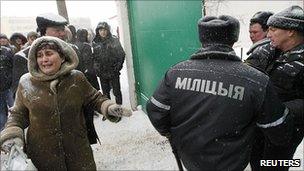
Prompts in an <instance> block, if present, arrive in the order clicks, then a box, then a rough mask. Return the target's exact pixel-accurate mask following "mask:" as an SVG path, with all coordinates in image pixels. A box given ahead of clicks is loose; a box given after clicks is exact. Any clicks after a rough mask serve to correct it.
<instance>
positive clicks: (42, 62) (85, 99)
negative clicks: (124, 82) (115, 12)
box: [0, 13, 132, 170]
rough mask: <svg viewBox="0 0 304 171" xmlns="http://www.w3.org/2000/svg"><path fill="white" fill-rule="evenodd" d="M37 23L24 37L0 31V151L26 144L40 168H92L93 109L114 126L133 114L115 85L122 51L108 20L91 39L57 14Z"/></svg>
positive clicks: (38, 18) (40, 16) (25, 147)
mask: <svg viewBox="0 0 304 171" xmlns="http://www.w3.org/2000/svg"><path fill="white" fill-rule="evenodd" d="M36 23H37V32H29V33H28V35H27V38H25V36H23V35H22V34H21V33H14V34H13V35H12V37H11V38H10V40H8V39H7V36H6V35H4V34H1V67H0V69H1V94H0V95H1V113H0V115H1V125H0V126H1V130H2V132H1V137H0V144H1V150H4V151H5V152H9V151H10V149H11V148H12V146H13V145H18V146H20V147H22V148H23V147H24V150H25V151H26V153H27V155H28V156H29V157H30V158H31V159H32V161H33V163H34V165H35V166H36V167H37V168H38V169H39V170H41V169H42V170H67V169H68V170H78V169H82V170H96V165H95V162H94V159H93V153H92V149H91V147H90V144H95V143H97V140H98V136H97V133H96V131H95V128H94V123H93V116H94V114H95V111H96V112H97V113H99V114H102V115H103V117H104V118H105V119H108V120H109V121H111V122H115V123H116V122H119V121H120V120H121V117H124V116H131V114H132V112H131V110H129V109H126V108H124V107H122V106H121V105H122V95H121V92H120V85H117V84H120V82H119V81H117V80H119V75H120V70H121V68H122V65H123V63H124V58H125V53H124V50H123V48H122V47H121V44H120V42H119V39H118V38H117V37H115V36H113V35H112V34H111V30H110V26H109V25H108V24H107V23H106V22H101V23H100V24H99V25H98V27H97V28H96V35H95V38H94V41H93V42H89V41H88V31H87V30H86V29H84V28H79V29H78V30H77V31H76V29H75V27H74V26H72V25H69V26H68V27H67V25H68V22H67V20H66V19H65V18H64V17H62V16H60V15H56V14H52V13H46V14H40V15H38V16H37V17H36ZM73 28H74V29H73ZM109 66H110V67H109ZM96 67H98V68H96ZM97 76H100V78H101V82H102V83H104V84H101V85H102V86H103V87H102V90H103V93H101V92H100V91H99V89H100V87H99V84H98V81H97ZM103 79H104V80H103ZM112 87H113V89H114V90H113V92H114V95H115V96H116V101H115V100H110V98H111V97H110V89H111V88H112ZM71 99H72V100H71ZM8 107H10V108H9V110H8ZM26 128H27V129H28V130H27V134H26V138H25V135H24V129H26ZM25 140H26V143H25Z"/></svg>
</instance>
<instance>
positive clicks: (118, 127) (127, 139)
mask: <svg viewBox="0 0 304 171" xmlns="http://www.w3.org/2000/svg"><path fill="white" fill-rule="evenodd" d="M95 126H96V130H97V132H98V135H99V137H100V140H101V145H99V144H95V145H92V148H93V152H94V157H95V162H96V165H97V170H178V167H177V164H176V161H175V158H174V155H173V153H172V152H171V147H170V145H169V143H168V141H167V140H166V138H164V137H162V136H160V135H159V134H158V133H157V132H156V130H155V129H154V128H153V126H152V124H151V123H150V121H149V119H148V117H147V115H146V114H145V113H144V112H143V111H136V112H133V115H132V116H131V117H130V118H123V119H122V120H121V121H120V122H119V123H117V124H115V123H111V122H109V121H101V117H97V118H95ZM294 158H295V159H301V161H302V164H301V166H302V167H300V168H291V169H290V170H304V169H303V142H302V145H300V146H299V148H298V150H297V152H296V154H295V157H294ZM246 170H248V171H250V166H248V167H247V168H246Z"/></svg>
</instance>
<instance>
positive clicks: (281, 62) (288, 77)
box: [249, 6, 304, 171]
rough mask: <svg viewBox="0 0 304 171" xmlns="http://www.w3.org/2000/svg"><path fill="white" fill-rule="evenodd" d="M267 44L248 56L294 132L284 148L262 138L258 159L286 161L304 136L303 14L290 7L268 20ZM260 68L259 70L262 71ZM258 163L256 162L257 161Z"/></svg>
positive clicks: (283, 168)
mask: <svg viewBox="0 0 304 171" xmlns="http://www.w3.org/2000/svg"><path fill="white" fill-rule="evenodd" d="M267 25H268V26H269V31H268V35H267V36H268V37H269V39H270V40H271V42H270V43H268V44H266V45H264V46H261V47H259V48H257V49H256V50H255V51H254V52H253V53H252V55H251V58H252V59H255V62H253V63H249V65H251V66H253V67H257V68H259V69H262V70H263V71H264V72H265V73H267V74H268V75H269V77H270V80H271V81H272V82H273V84H274V89H275V90H276V92H277V93H278V95H279V98H280V100H281V101H283V102H284V104H285V105H286V106H287V107H288V108H289V110H290V111H292V113H293V114H294V117H295V129H294V133H293V137H292V139H291V141H290V142H288V143H287V144H286V145H284V146H278V145H275V144H272V143H271V142H269V141H268V140H267V138H265V145H264V148H263V149H262V151H259V152H258V153H260V154H263V155H262V156H261V158H260V159H272V160H289V159H292V158H293V155H294V153H295V151H296V148H297V146H298V145H299V144H300V142H301V141H302V139H303V135H304V118H303V112H304V11H303V9H302V8H301V7H299V6H291V7H289V8H287V9H285V10H283V11H281V12H279V13H277V14H274V15H273V16H271V17H270V18H269V19H268V22H267ZM261 66H262V67H261ZM256 163H259V160H257V161H256ZM260 169H262V170H263V169H265V170H276V171H277V170H288V167H271V168H263V167H262V168H257V169H254V170H260Z"/></svg>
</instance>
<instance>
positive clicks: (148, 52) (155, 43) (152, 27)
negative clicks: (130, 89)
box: [128, 0, 202, 107]
mask: <svg viewBox="0 0 304 171" xmlns="http://www.w3.org/2000/svg"><path fill="white" fill-rule="evenodd" d="M128 13H129V20H130V30H131V42H132V53H133V62H134V73H135V82H136V93H137V99H138V103H139V104H141V105H143V107H145V104H146V101H147V100H148V98H150V96H151V95H152V93H153V92H154V90H155V88H156V87H157V85H158V83H159V81H160V79H161V78H162V77H163V76H164V74H165V72H166V70H168V69H169V67H170V66H172V65H174V64H175V63H177V62H179V61H182V60H185V59H188V58H189V56H190V55H191V54H192V53H194V52H195V51H196V50H197V49H199V47H200V43H199V40H198V36H197V21H198V19H199V18H201V13H202V1H171V0H170V1H150V0H146V1H144V0H134V1H128Z"/></svg>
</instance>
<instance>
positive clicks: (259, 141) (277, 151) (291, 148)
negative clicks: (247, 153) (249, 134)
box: [250, 126, 304, 171]
mask: <svg viewBox="0 0 304 171" xmlns="http://www.w3.org/2000/svg"><path fill="white" fill-rule="evenodd" d="M303 136H304V129H303V126H299V127H296V128H295V129H294V132H293V135H292V138H291V140H290V142H289V143H287V144H285V145H282V146H278V145H274V144H272V143H271V142H270V140H268V139H267V137H265V136H264V135H263V133H262V131H261V130H258V128H257V129H256V131H255V141H254V143H253V148H252V152H251V158H250V166H251V169H252V171H288V169H289V167H282V166H277V167H265V166H260V160H290V159H292V158H293V155H294V153H295V151H296V149H297V147H298V145H299V144H300V143H301V141H302V139H303Z"/></svg>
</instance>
